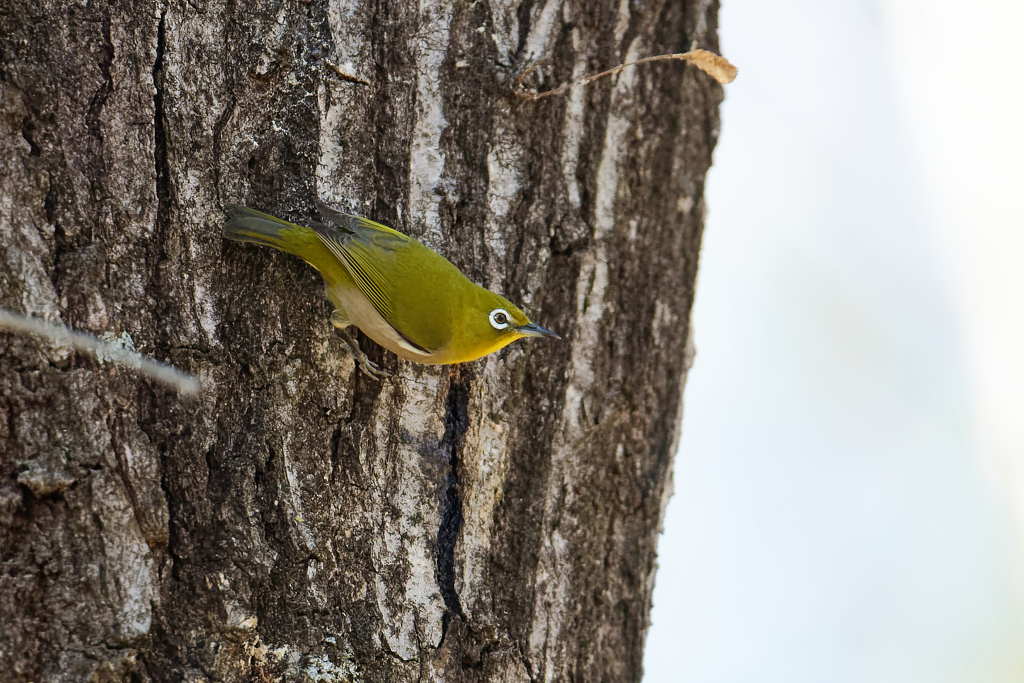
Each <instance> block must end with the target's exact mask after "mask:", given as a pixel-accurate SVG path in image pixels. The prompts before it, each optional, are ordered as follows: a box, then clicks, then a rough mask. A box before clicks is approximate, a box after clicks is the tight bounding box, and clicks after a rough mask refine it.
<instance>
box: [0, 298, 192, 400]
mask: <svg viewBox="0 0 1024 683" xmlns="http://www.w3.org/2000/svg"><path fill="white" fill-rule="evenodd" d="M0 331H8V332H18V333H21V334H32V335H37V336H40V337H45V338H47V339H49V340H50V341H51V342H53V343H54V344H61V345H64V344H66V345H68V346H71V347H73V348H74V349H75V350H77V351H81V352H82V353H89V354H92V355H93V356H95V357H96V360H98V361H99V362H100V363H103V362H104V361H108V360H109V361H111V362H114V363H117V364H118V365H123V366H124V367H126V368H131V369H133V370H137V371H138V372H141V373H142V374H144V375H148V376H149V377H151V378H153V379H155V380H156V381H158V382H161V383H163V384H166V385H167V386H169V387H171V388H173V389H175V390H177V392H178V393H179V394H183V395H193V394H198V393H199V390H200V389H201V386H200V383H199V380H198V379H197V378H196V377H193V376H192V375H189V374H186V373H184V372H182V371H180V370H178V369H177V368H174V367H171V366H170V365H165V364H164V363H161V362H159V361H156V360H153V359H152V358H149V357H147V356H143V355H142V354H139V353H136V352H134V351H129V350H128V349H126V348H124V347H123V346H121V345H119V344H115V343H111V342H107V341H103V340H102V339H98V338H97V337H94V336H92V335H91V334H85V333H83V332H75V331H74V330H71V329H68V328H67V327H64V326H63V325H54V324H52V323H48V322H46V321H43V320H40V319H39V318H30V317H28V316H24V315H19V314H17V313H12V312H10V311H8V310H5V309H3V308H0Z"/></svg>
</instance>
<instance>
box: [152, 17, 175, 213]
mask: <svg viewBox="0 0 1024 683" xmlns="http://www.w3.org/2000/svg"><path fill="white" fill-rule="evenodd" d="M166 18H167V12H166V10H165V11H163V12H161V13H160V24H159V25H158V26H157V30H156V60H155V61H154V62H153V87H154V89H155V92H154V94H153V157H154V160H155V163H156V197H157V210H156V225H157V231H158V233H159V232H162V231H163V230H164V229H166V227H167V226H168V225H169V223H170V220H171V187H170V180H171V164H170V162H169V161H168V159H167V130H166V127H165V122H166V117H165V112H164V51H165V50H166V49H167V21H166Z"/></svg>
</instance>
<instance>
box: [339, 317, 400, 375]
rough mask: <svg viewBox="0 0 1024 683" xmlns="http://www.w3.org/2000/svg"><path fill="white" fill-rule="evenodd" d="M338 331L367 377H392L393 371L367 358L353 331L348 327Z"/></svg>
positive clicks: (357, 365)
mask: <svg viewBox="0 0 1024 683" xmlns="http://www.w3.org/2000/svg"><path fill="white" fill-rule="evenodd" d="M338 333H339V334H340V335H341V338H342V339H344V340H345V343H346V344H348V347H349V348H350V349H351V350H352V359H353V360H354V361H355V362H356V367H358V368H359V369H360V370H362V372H363V374H364V375H366V376H367V377H371V378H373V379H376V380H381V379H384V378H385V377H391V373H390V372H388V371H387V370H385V369H384V368H382V367H380V366H379V365H377V364H376V363H374V362H373V361H372V360H370V359H369V358H367V356H366V354H365V353H363V350H362V349H361V348H359V342H357V341H356V338H355V337H354V336H353V335H352V333H351V332H350V331H349V330H347V329H339V330H338Z"/></svg>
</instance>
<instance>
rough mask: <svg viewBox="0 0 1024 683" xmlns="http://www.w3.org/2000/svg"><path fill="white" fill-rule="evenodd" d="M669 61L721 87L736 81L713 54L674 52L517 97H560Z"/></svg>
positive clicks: (727, 66)
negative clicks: (696, 70) (682, 64)
mask: <svg viewBox="0 0 1024 683" xmlns="http://www.w3.org/2000/svg"><path fill="white" fill-rule="evenodd" d="M671 59H679V60H682V61H685V62H689V63H690V64H693V65H694V66H696V67H697V68H699V69H700V70H701V71H703V72H704V73H706V74H708V75H709V76H711V77H712V78H714V79H715V80H716V81H718V82H719V83H721V84H723V85H724V84H726V83H732V82H733V81H734V80H736V74H737V73H738V70H737V69H736V67H735V66H733V65H732V64H731V63H730V62H729V60H728V59H726V58H725V57H722V56H720V55H716V54H715V53H714V52H710V51H708V50H691V51H689V52H675V53H672V54H664V55H655V56H654V57H644V58H643V59H638V60H636V61H635V62H627V63H626V64H619V65H618V66H616V67H614V68H612V69H608V70H607V71H602V72H601V73H596V74H594V75H592V76H586V77H584V78H580V79H578V80H575V81H570V82H568V83H564V84H562V85H560V86H558V87H557V88H554V89H552V90H545V91H544V92H540V93H531V92H525V91H522V90H520V91H519V92H518V95H519V96H520V97H524V98H526V99H528V100H539V99H541V98H542V97H549V96H551V95H561V94H562V93H564V92H565V91H566V90H568V89H569V88H574V87H576V86H578V85H589V84H591V83H593V82H594V81H596V80H598V79H599V78H604V77H605V76H614V75H615V74H617V73H619V72H620V71H622V70H623V69H625V68H626V67H627V66H637V65H639V64H649V63H650V62H664V61H668V60H671ZM539 64H540V62H538V63H537V64H534V65H533V66H531V67H530V68H529V69H527V70H526V71H525V72H524V73H523V74H522V76H520V78H519V82H520V83H521V82H522V79H523V78H525V76H526V75H527V74H528V73H530V72H531V71H533V70H534V69H535V68H537V66H538V65H539Z"/></svg>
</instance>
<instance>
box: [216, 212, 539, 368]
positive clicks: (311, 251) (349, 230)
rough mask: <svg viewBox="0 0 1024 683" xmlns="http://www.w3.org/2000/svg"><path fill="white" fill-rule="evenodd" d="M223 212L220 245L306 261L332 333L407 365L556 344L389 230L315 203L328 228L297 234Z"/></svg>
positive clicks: (265, 219) (278, 224)
mask: <svg viewBox="0 0 1024 683" xmlns="http://www.w3.org/2000/svg"><path fill="white" fill-rule="evenodd" d="M227 212H228V214H229V215H230V219H229V220H228V222H227V223H226V224H225V225H224V236H225V237H226V238H228V239H232V240H236V241H240V242H255V243H257V244H266V245H269V246H272V247H274V248H276V249H280V250H281V251H285V252H288V253H289V254H295V255H296V256H299V257H301V258H302V259H304V260H305V261H306V262H307V263H309V264H310V265H311V266H313V267H314V268H316V269H317V270H318V271H320V274H321V275H323V278H324V282H325V285H326V286H325V292H326V295H327V298H328V299H330V301H331V303H333V304H334V306H335V309H336V310H335V313H334V316H333V317H332V318H331V321H332V322H333V323H334V324H335V325H336V326H338V327H341V328H344V327H347V326H348V325H349V324H351V325H355V326H356V327H358V328H359V329H361V330H362V331H363V332H364V333H365V334H366V335H367V336H368V337H370V338H371V339H373V340H374V341H376V342H377V343H378V344H380V345H381V346H383V347H385V348H387V349H389V350H390V351H393V352H394V353H396V354H397V355H399V356H401V357H403V358H406V359H408V360H413V361H416V362H419V363H429V364H442V363H461V362H465V361H470V360H475V359H477V358H480V357H481V356H485V355H487V354H488V353H492V352H494V351H497V350H498V349H500V348H502V347H504V346H506V345H507V344H509V343H511V342H513V341H515V340H516V339H520V338H522V337H536V336H557V335H555V334H554V333H552V332H549V331H548V330H545V329H544V328H542V327H539V326H537V325H534V324H532V323H531V322H530V320H529V318H527V317H526V315H525V314H524V313H523V312H522V311H520V310H519V309H518V308H517V307H516V306H515V305H513V304H512V303H510V302H509V301H508V300H507V299H505V298H504V297H502V296H500V295H498V294H495V293H494V292H491V291H488V290H486V289H484V288H483V287H480V286H479V285H476V284H474V283H473V282H471V281H470V280H469V279H468V278H466V276H465V275H463V274H462V273H461V272H460V271H459V270H458V269H457V268H456V267H455V266H454V265H452V264H451V262H449V261H448V260H447V259H446V258H444V257H443V256H441V255H440V254H437V253H436V252H434V251H431V250H430V249H428V248H427V247H425V246H423V245H422V244H420V243H419V242H417V241H416V240H415V239H413V238H411V237H409V236H408V235H403V234H402V233H400V232H398V231H396V230H392V229H391V228H389V227H387V226H384V225H381V224H379V223H374V222H373V221H370V220H367V219H365V218H361V217H359V216H352V215H349V214H344V213H341V212H338V211H335V210H334V209H332V208H330V207H328V206H326V205H323V204H321V205H320V212H321V215H323V217H324V218H325V219H327V220H328V221H330V222H331V223H332V224H333V225H327V224H322V223H318V224H314V225H313V226H311V227H303V226H300V225H296V224H294V223H289V222H287V221H283V220H281V219H279V218H275V217H273V216H270V215H268V214H265V213H261V212H259V211H254V210H253V209H249V208H247V207H243V206H229V207H227ZM496 312H498V313H496ZM501 313H505V314H507V319H508V320H507V323H506V325H505V327H504V328H499V327H498V325H497V323H496V322H495V320H497V321H499V322H500V321H501V320H503V319H504V318H503V317H502V316H501V315H500V314H501ZM494 315H496V316H497V318H494V317H493V316H494Z"/></svg>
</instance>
